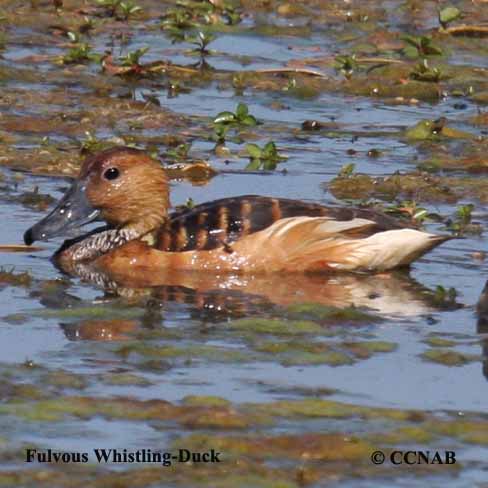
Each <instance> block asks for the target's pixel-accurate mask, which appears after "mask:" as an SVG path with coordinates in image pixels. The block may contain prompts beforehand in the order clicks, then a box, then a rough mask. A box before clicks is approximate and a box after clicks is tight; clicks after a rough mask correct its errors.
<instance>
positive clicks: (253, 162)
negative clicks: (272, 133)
mask: <svg viewBox="0 0 488 488" xmlns="http://www.w3.org/2000/svg"><path fill="white" fill-rule="evenodd" d="M246 151H247V153H248V155H249V159H250V162H249V164H248V165H247V166H246V170H248V171H257V170H259V169H263V170H265V171H272V170H274V169H276V166H277V165H278V163H279V162H281V161H283V160H285V159H286V158H285V157H283V156H282V155H280V154H279V153H278V149H277V147H276V144H275V143H274V142H273V141H269V142H268V143H267V144H265V145H264V147H262V148H261V147H259V146H258V145H257V144H248V145H247V146H246Z"/></svg>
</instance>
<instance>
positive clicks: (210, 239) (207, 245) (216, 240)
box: [155, 195, 407, 251]
mask: <svg viewBox="0 0 488 488" xmlns="http://www.w3.org/2000/svg"><path fill="white" fill-rule="evenodd" d="M292 217H326V218H327V219H330V221H333V222H338V223H340V222H349V221H352V220H354V219H360V220H361V221H363V224H364V225H354V226H348V225H340V224H339V225H338V226H337V229H338V231H339V232H342V233H346V234H347V235H349V236H350V237H357V238H359V237H368V236H370V235H373V234H374V233H376V232H381V231H384V230H391V229H398V228H403V227H407V225H406V224H404V223H402V222H401V221H398V220H396V219H392V218H391V217H388V216H387V215H384V214H382V213H379V212H376V211H373V210H368V209H357V208H342V207H324V206H322V205H319V204H316V203H308V202H302V201H299V200H289V199H284V198H270V197H261V196H256V195H246V196H241V197H236V198H224V199H221V200H215V201H212V202H209V203H204V204H201V205H197V206H196V207H193V208H192V209H188V210H183V211H179V212H174V213H173V214H171V215H170V218H169V221H168V223H167V225H165V226H164V227H162V228H161V229H160V231H159V234H158V236H157V240H156V246H155V247H156V248H157V249H161V250H164V251H192V250H211V249H216V248H218V247H224V248H225V247H226V246H230V245H231V244H232V243H233V242H235V241H237V240H238V239H240V238H242V237H245V236H248V235H250V234H253V233H255V232H259V231H262V230H264V229H266V228H268V227H270V226H271V225H272V224H274V223H275V222H277V221H279V220H281V219H287V218H292ZM357 221H358V222H359V220H357ZM339 229H342V230H339Z"/></svg>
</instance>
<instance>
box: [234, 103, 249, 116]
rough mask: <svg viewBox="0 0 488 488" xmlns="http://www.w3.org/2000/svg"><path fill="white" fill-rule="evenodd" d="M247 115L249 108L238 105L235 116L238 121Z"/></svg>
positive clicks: (243, 104)
mask: <svg viewBox="0 0 488 488" xmlns="http://www.w3.org/2000/svg"><path fill="white" fill-rule="evenodd" d="M248 114H249V108H248V107H247V105H246V104H245V103H239V104H238V105H237V109H236V115H237V118H238V119H239V120H241V119H244V117H246V116H247V115H248Z"/></svg>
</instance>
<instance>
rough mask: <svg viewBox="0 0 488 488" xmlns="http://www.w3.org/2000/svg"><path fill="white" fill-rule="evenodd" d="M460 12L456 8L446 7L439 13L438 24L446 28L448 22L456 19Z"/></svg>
mask: <svg viewBox="0 0 488 488" xmlns="http://www.w3.org/2000/svg"><path fill="white" fill-rule="evenodd" d="M460 15H461V11H460V10H459V9H458V8H456V7H446V8H443V9H442V10H441V11H440V12H439V22H440V24H441V25H442V27H446V26H447V24H449V22H452V21H454V20H456V19H458V18H459V17H460Z"/></svg>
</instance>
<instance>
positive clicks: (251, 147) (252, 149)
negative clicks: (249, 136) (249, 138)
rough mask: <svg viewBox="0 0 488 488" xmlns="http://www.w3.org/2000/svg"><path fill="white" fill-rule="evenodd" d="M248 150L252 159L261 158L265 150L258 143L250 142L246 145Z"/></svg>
mask: <svg viewBox="0 0 488 488" xmlns="http://www.w3.org/2000/svg"><path fill="white" fill-rule="evenodd" d="M246 151H247V153H248V154H249V156H251V158H252V159H259V158H260V157H261V155H262V154H263V151H262V150H261V148H260V147H259V146H258V145H257V144H248V145H247V146H246Z"/></svg>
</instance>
